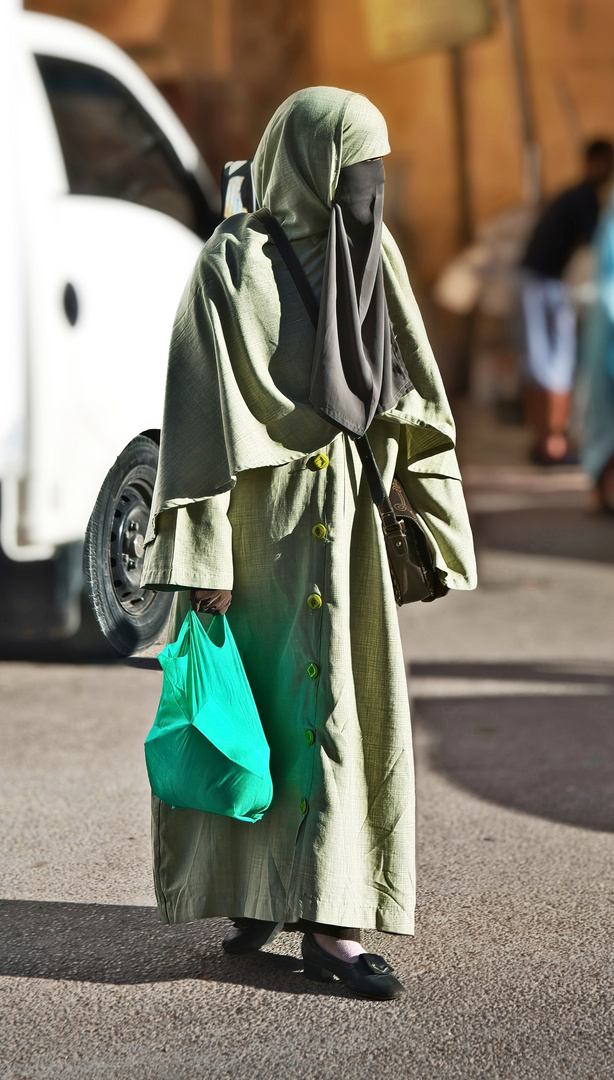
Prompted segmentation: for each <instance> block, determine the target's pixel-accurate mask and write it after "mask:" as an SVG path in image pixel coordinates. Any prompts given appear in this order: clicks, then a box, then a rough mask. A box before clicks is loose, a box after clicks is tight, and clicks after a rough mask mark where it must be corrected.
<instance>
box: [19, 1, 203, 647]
mask: <svg viewBox="0 0 614 1080" xmlns="http://www.w3.org/2000/svg"><path fill="white" fill-rule="evenodd" d="M0 160H2V162H3V164H2V168H1V169H0V277H1V279H2V286H1V288H0V294H1V295H0V326H2V341H3V345H2V350H1V353H0V355H1V356H2V365H3V373H2V383H1V387H0V484H1V512H0V544H1V549H2V550H1V552H0V643H4V644H6V643H8V642H18V641H30V642H32V643H36V642H38V643H40V642H44V641H45V640H49V639H50V638H55V639H58V638H69V637H71V636H72V635H74V634H75V633H76V631H77V630H78V627H79V622H80V618H81V595H82V589H83V573H82V558H83V541H84V536H86V532H87V536H86V541H85V546H86V551H85V566H86V577H87V578H89V587H90V592H91V599H92V601H93V604H94V608H95V610H96V615H97V617H98V620H99V623H100V624H101V625H102V627H103V629H104V632H105V634H106V635H107V637H108V638H109V640H110V641H111V643H112V645H113V646H114V648H115V649H116V651H118V652H120V653H127V652H130V651H131V650H132V649H133V648H136V647H138V646H142V645H144V644H146V643H148V642H151V641H152V640H154V639H155V637H156V635H157V633H158V632H159V630H160V628H161V626H162V625H163V623H164V621H165V618H166V615H167V613H168V606H169V597H168V596H167V595H165V594H154V593H151V592H150V593H144V592H143V591H142V590H141V588H140V571H141V562H142V550H143V534H144V531H145V527H146V523H147V517H148V513H149V505H150V500H151V493H152V488H153V482H154V478H155V471H156V465H157V453H158V442H159V428H160V424H161V419H162V405H163V395H164V384H165V370H166V362H167V350H168V342H169V337H170V331H171V327H172V322H173V316H174V313H175V310H176V307H177V303H178V300H179V297H180V295H181V292H182V289H183V287H184V284H185V281H186V279H187V277H188V275H189V273H190V270H191V268H192V266H193V264H194V262H195V260H196V257H197V255H198V252H199V250H200V249H201V247H202V244H203V241H204V239H206V237H207V236H209V235H210V233H211V232H212V230H213V229H214V227H215V225H216V223H217V221H218V220H219V217H220V214H219V192H218V191H217V188H216V185H215V183H214V182H213V180H212V177H211V175H210V173H209V171H208V169H207V167H206V165H205V164H204V162H203V160H202V158H201V157H200V155H199V153H198V151H197V149H196V147H195V145H194V143H193V142H192V140H191V139H190V138H189V136H188V134H187V133H186V131H185V129H184V128H183V127H182V125H181V124H180V123H179V121H178V119H177V117H176V116H175V115H174V113H173V112H172V110H171V109H170V108H169V106H168V105H167V103H166V102H165V101H164V99H163V98H162V97H161V95H160V94H159V93H158V92H157V90H156V89H155V88H154V87H153V86H152V84H151V83H150V82H149V81H148V79H147V78H146V77H145V76H144V75H143V73H142V72H141V71H140V70H139V69H138V68H137V67H136V65H134V64H133V63H132V62H131V61H130V60H129V59H128V58H127V57H126V56H125V55H124V54H123V53H122V52H121V51H120V50H119V49H118V48H116V47H115V46H114V45H112V44H111V43H110V42H109V41H107V40H106V39H104V38H102V37H101V36H100V35H98V34H96V33H94V32H92V31H90V30H88V29H86V28H84V27H82V26H78V25H76V24H74V23H70V22H67V21H65V20H62V19H56V18H51V17H48V16H44V15H36V14H32V13H28V12H23V11H21V10H18V9H17V8H16V7H5V8H4V9H3V15H2V26H0ZM7 166H8V167H7ZM116 458H117V461H116V462H115V465H114V466H113V468H112V469H111V472H110V473H108V470H109V466H110V464H111V463H112V462H113V461H114V460H115V459H116ZM107 473H108V475H107ZM105 477H106V479H105ZM101 489H102V490H101ZM99 492H100V495H99ZM94 506H95V510H94V513H93V514H92V507H94ZM90 515H92V517H91V521H90V524H89V526H88V520H89V519H90Z"/></svg>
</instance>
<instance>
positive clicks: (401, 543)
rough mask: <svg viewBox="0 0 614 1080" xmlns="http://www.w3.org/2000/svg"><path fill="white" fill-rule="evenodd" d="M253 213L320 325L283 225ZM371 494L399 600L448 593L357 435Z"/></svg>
mask: <svg viewBox="0 0 614 1080" xmlns="http://www.w3.org/2000/svg"><path fill="white" fill-rule="evenodd" d="M254 217H256V218H258V220H259V221H260V222H261V224H262V225H264V227H265V229H266V231H267V232H268V234H269V236H270V238H271V240H272V241H273V242H274V244H276V246H277V248H278V250H279V253H280V255H281V257H282V258H283V260H284V262H285V264H286V266H287V268H288V270H289V272H290V274H291V276H292V279H293V281H294V284H295V285H296V287H297V289H298V291H299V294H300V296H301V299H302V300H303V303H304V304H305V307H306V308H307V313H308V315H309V318H310V319H311V322H312V323H313V326H314V329H317V326H318V314H319V309H318V301H317V300H316V298H315V295H314V292H313V289H312V288H311V285H310V284H309V279H308V278H307V275H306V274H305V271H304V270H303V267H302V266H301V264H300V261H299V259H298V257H297V255H296V253H295V252H294V250H293V248H292V244H291V243H290V241H289V240H288V237H287V236H286V234H285V232H284V230H283V228H282V226H281V225H280V224H279V222H278V220H277V218H276V217H274V216H273V214H272V213H271V211H270V210H267V208H266V207H262V209H261V210H257V211H256V212H255V214H254ZM355 441H356V449H357V450H358V453H359V455H360V459H361V461H362V464H363V467H364V470H365V473H366V476H367V481H368V484H369V490H370V492H371V498H372V499H373V502H374V503H375V506H376V507H377V510H378V513H379V515H380V518H381V521H382V529H383V532H384V541H385V544H386V554H387V556H388V565H389V566H390V574H391V577H392V584H393V587H394V596H395V600H396V602H397V604H398V605H399V607H400V606H402V605H403V604H411V603H414V602H415V601H418V600H421V601H422V602H423V603H429V602H430V601H432V600H436V599H437V598H438V597H440V596H445V595H446V593H447V592H448V589H447V586H445V585H443V584H442V582H441V580H440V578H439V575H438V573H437V570H436V568H435V564H434V561H433V551H432V548H431V544H430V541H429V539H428V537H427V536H426V533H425V532H424V530H423V528H422V526H421V524H420V519H419V517H418V515H417V514H416V512H415V510H414V509H413V507H412V505H411V503H410V501H409V499H408V498H407V493H406V491H405V488H404V487H403V485H402V483H401V481H400V480H399V478H398V476H395V477H394V480H393V481H392V489H391V491H390V494H388V492H387V491H386V489H385V487H384V483H383V480H382V476H381V473H380V471H379V468H378V465H377V462H376V460H375V457H374V454H373V451H372V449H371V445H370V443H369V440H368V438H367V436H366V435H362V436H361V437H360V438H358V439H356V440H355Z"/></svg>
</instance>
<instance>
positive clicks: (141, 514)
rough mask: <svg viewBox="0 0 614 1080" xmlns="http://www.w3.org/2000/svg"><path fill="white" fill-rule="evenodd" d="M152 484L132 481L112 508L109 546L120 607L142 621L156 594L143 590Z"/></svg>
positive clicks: (140, 479) (140, 477) (139, 479)
mask: <svg viewBox="0 0 614 1080" xmlns="http://www.w3.org/2000/svg"><path fill="white" fill-rule="evenodd" d="M152 494H153V483H152V482H150V481H149V479H148V478H147V477H145V476H143V475H137V476H132V477H130V479H129V480H127V481H126V483H125V485H124V487H123V488H122V490H121V492H120V495H119V497H118V499H117V501H116V503H115V506H114V508H113V516H112V518H111V532H110V538H109V540H110V542H109V580H110V581H111V584H112V588H113V593H114V595H115V599H116V600H117V603H118V604H119V606H120V607H121V608H122V609H123V611H124V612H125V613H126V614H127V615H131V616H132V617H133V618H135V619H138V618H141V617H142V616H143V615H144V613H145V612H146V611H147V610H148V609H149V608H150V607H151V605H152V604H153V603H154V601H155V599H156V593H155V592H152V591H151V590H150V589H142V588H141V573H142V570H143V560H144V554H145V532H146V530H147V524H148V521H149V513H150V510H151V500H152Z"/></svg>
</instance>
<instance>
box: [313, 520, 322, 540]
mask: <svg viewBox="0 0 614 1080" xmlns="http://www.w3.org/2000/svg"><path fill="white" fill-rule="evenodd" d="M311 535H312V536H313V537H314V539H316V540H324V539H325V538H326V525H322V524H320V525H314V527H313V529H312V530H311Z"/></svg>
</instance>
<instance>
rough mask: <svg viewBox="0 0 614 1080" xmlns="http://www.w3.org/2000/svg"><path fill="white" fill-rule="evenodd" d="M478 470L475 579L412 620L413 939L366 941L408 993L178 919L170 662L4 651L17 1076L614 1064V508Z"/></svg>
mask: <svg viewBox="0 0 614 1080" xmlns="http://www.w3.org/2000/svg"><path fill="white" fill-rule="evenodd" d="M467 476H468V479H469V491H470V497H471V502H472V506H473V510H474V515H475V524H476V534H477V538H478V545H479V548H480V571H481V585H480V588H479V589H478V590H477V592H475V593H472V594H464V595H463V594H455V595H452V596H450V597H448V598H447V599H446V600H444V601H439V602H438V603H436V604H434V605H432V606H431V605H413V606H412V607H410V608H405V609H403V610H402V612H401V614H400V619H401V627H402V633H403V639H404V644H405V650H406V656H407V661H408V672H409V682H410V687H411V690H412V696H413V699H414V706H413V708H414V718H415V746H416V756H417V768H418V825H419V833H418V851H419V903H418V919H417V931H416V937H415V939H409V938H402V937H392V936H387V935H380V934H375V933H373V934H369V935H368V947H369V948H370V949H372V950H374V951H378V952H383V953H384V954H385V955H386V956H387V957H388V958H389V959H390V960H391V961H392V963H393V964H394V966H395V968H396V969H397V971H398V972H399V974H400V976H401V977H402V979H403V980H404V981H405V983H406V986H407V990H408V993H407V995H406V997H405V998H403V999H401V1000H399V1001H396V1002H393V1003H390V1004H381V1003H375V1002H368V1001H362V1000H360V999H357V998H354V997H352V996H351V995H350V994H349V993H348V992H347V991H346V990H345V989H344V988H343V987H342V986H341V985H340V984H336V985H335V986H333V987H332V988H331V987H328V986H325V985H322V986H320V985H318V984H314V983H309V982H307V981H306V980H305V979H304V977H303V975H302V973H301V962H300V958H299V945H300V939H299V937H298V936H297V935H290V934H284V935H282V936H281V937H280V938H278V939H277V941H276V942H275V943H274V944H273V945H272V946H271V947H270V948H269V949H268V951H267V952H265V953H261V954H259V955H257V956H255V957H251V958H245V959H239V958H231V957H227V956H226V955H225V954H224V953H223V952H222V951H221V949H220V942H221V938H222V936H223V933H224V922H223V920H211V921H207V922H203V923H196V924H190V925H187V926H181V927H173V928H169V927H163V926H161V925H160V924H159V923H158V922H157V917H156V913H155V908H154V906H153V888H152V883H151V876H150V856H149V820H148V789H147V780H146V776H145V770H144V766H143V754H142V742H143V739H144V737H145V735H146V733H147V730H148V728H149V726H150V724H151V722H152V719H153V715H154V712H155V708H156V704H157V698H158V694H159V690H160V682H161V674H160V672H159V671H158V670H156V666H155V661H154V660H153V659H151V658H150V657H146V656H145V657H136V658H133V659H132V660H129V661H127V662H125V663H119V662H118V663H107V664H99V665H96V664H76V665H71V664H61V663H55V664H51V663H47V664H45V663H14V662H8V663H3V664H0V695H1V698H0V700H1V703H2V732H3V734H2V755H1V785H2V787H1V792H2V794H1V800H2V826H3V828H2V832H3V870H2V894H1V895H2V897H3V899H2V901H1V903H0V920H1V932H0V933H1V937H0V1063H1V1064H0V1077H2V1080H89V1078H91V1080H128V1078H130V1080H132V1078H134V1080H193V1078H194V1080H195V1078H201V1077H202V1078H205V1080H218V1078H219V1080H226V1078H233V1080H244V1078H245V1080H251V1078H256V1077H257V1078H261V1080H269V1078H271V1080H273V1078H277V1077H280V1076H290V1077H292V1078H293V1080H329V1078H330V1080H333V1078H334V1080H353V1078H357V1080H358V1078H360V1080H371V1078H375V1077H377V1078H378V1080H379V1078H381V1077H386V1078H388V1080H405V1078H420V1080H431V1078H433V1080H448V1078H450V1080H452V1078H462V1080H473V1078H489V1080H490V1078H492V1080H495V1078H497V1080H525V1078H526V1080H538V1078H540V1080H541V1078H542V1077H543V1078H546V1077H548V1078H549V1080H550V1078H556V1080H605V1078H608V1077H614V1021H613V1014H612V993H613V990H614V949H613V946H612V929H613V916H614V873H613V871H614V838H613V829H614V771H613V761H614V709H613V705H614V656H613V650H612V642H613V640H614V520H607V519H601V518H598V517H596V516H595V515H592V514H591V513H590V512H588V510H587V509H586V500H587V494H586V491H585V487H586V485H585V484H584V483H583V481H582V478H581V476H580V474H578V473H576V472H574V471H573V470H572V471H569V472H568V473H566V474H565V475H564V476H563V477H562V478H561V477H560V476H559V478H558V479H556V478H549V477H548V476H544V475H543V474H542V473H540V472H539V471H536V470H530V469H523V468H521V467H518V468H516V470H515V471H514V469H511V470H510V469H505V468H503V467H502V466H496V467H492V468H490V469H489V468H487V467H481V466H480V467H478V466H475V467H473V466H472V465H471V463H469V465H468V467H467ZM410 667H411V669H410Z"/></svg>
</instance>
